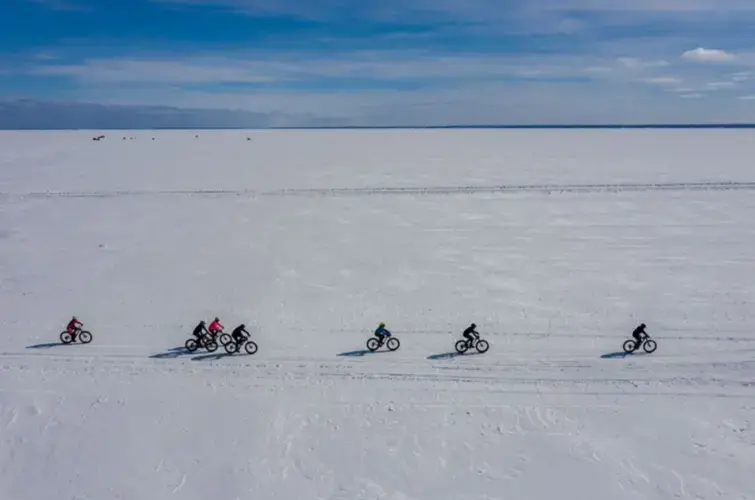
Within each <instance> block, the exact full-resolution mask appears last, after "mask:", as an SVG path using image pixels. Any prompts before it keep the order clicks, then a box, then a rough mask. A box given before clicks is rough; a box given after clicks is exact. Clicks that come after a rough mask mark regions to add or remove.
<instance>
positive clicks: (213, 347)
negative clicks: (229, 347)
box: [204, 340, 218, 352]
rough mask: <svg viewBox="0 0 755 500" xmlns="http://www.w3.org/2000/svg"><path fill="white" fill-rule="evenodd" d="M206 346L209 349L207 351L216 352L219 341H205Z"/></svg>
mask: <svg viewBox="0 0 755 500" xmlns="http://www.w3.org/2000/svg"><path fill="white" fill-rule="evenodd" d="M204 348H205V349H207V352H215V351H217V350H218V343H217V342H215V341H214V340H210V341H209V342H205V344H204Z"/></svg>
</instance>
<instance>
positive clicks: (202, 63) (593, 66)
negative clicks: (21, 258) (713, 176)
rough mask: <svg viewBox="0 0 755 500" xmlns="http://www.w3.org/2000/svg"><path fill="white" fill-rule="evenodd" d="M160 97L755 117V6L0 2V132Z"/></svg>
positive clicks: (371, 109) (493, 116) (233, 106)
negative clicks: (34, 119)
mask: <svg viewBox="0 0 755 500" xmlns="http://www.w3.org/2000/svg"><path fill="white" fill-rule="evenodd" d="M17 100H24V101H23V106H21V105H20V104H18V103H17V102H16V101H17ZM29 101H32V103H30V102H29ZM31 104H33V106H32V105H31ZM94 105H96V106H94ZM155 106H170V107H175V108H181V109H184V110H186V111H182V112H181V115H180V116H181V117H182V118H180V119H181V120H189V121H190V120H191V119H197V117H199V116H201V115H202V114H203V113H204V117H205V118H207V117H209V116H212V117H214V118H213V120H216V121H218V122H223V121H226V122H227V123H226V124H234V125H238V124H239V123H243V124H248V125H250V126H265V125H321V124H324V125H330V124H338V125H439V124H462V125H463V124H491V123H495V124H514V123H516V124H564V123H662V122H665V123H669V122H673V123H685V122H698V123H699V122H732V121H750V122H755V1H751V0H634V1H622V2H619V1H615V0H529V1H517V0H499V1H492V0H382V1H378V0H363V1H359V2H357V1H345V0H320V1H315V0H299V1H295V0H267V1H263V0H123V1H120V0H109V1H104V0H99V1H94V0H2V6H0V113H5V115H6V116H5V119H4V120H3V119H0V125H3V123H5V124H6V126H7V124H8V123H9V122H12V121H13V119H15V118H14V117H15V116H16V114H17V113H19V109H20V107H22V108H23V113H26V115H25V117H26V119H28V118H29V115H30V114H41V115H44V114H45V113H46V111H47V115H48V117H49V116H52V115H53V114H54V115H55V117H56V118H55V119H56V120H60V121H62V122H65V120H66V119H67V118H66V117H68V118H73V117H76V114H77V113H80V114H86V113H89V114H92V113H94V112H95V111H93V110H96V112H98V113H104V111H103V110H111V111H112V110H113V109H117V110H118V116H120V117H122V116H123V114H124V113H131V114H132V115H133V117H135V118H134V120H133V122H134V123H138V122H139V120H138V119H137V118H138V117H139V116H147V117H149V116H152V117H154V115H155V113H156V111H155V108H154V107H155ZM116 107H117V108H116ZM124 107H125V108H124ZM61 110H62V111H61ZM204 110H225V111H223V112H222V113H220V112H218V111H212V113H210V111H204ZM52 111H55V113H53V112H52ZM11 115H13V116H11ZM111 115H112V113H111ZM111 115H108V116H111ZM35 116H36V115H35ZM191 117H194V118H191ZM79 118H80V117H79ZM110 119H113V118H112V117H111V118H110ZM147 121H149V120H147ZM145 123H146V122H145ZM217 125H218V126H222V125H224V123H217Z"/></svg>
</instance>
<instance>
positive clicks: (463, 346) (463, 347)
mask: <svg viewBox="0 0 755 500" xmlns="http://www.w3.org/2000/svg"><path fill="white" fill-rule="evenodd" d="M455 347H456V352H458V353H459V354H464V353H465V352H467V349H469V346H468V345H467V341H466V340H459V341H457V342H456V346H455Z"/></svg>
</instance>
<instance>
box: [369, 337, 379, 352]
mask: <svg viewBox="0 0 755 500" xmlns="http://www.w3.org/2000/svg"><path fill="white" fill-rule="evenodd" d="M379 348H380V341H379V340H378V339H376V338H375V337H372V338H370V339H368V340H367V349H369V350H370V351H372V352H375V351H377V350H378V349H379Z"/></svg>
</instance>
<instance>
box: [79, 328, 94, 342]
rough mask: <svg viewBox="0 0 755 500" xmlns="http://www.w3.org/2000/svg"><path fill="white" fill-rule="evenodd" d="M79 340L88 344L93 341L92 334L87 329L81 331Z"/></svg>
mask: <svg viewBox="0 0 755 500" xmlns="http://www.w3.org/2000/svg"><path fill="white" fill-rule="evenodd" d="M79 340H80V341H81V343H82V344H88V343H90V342H91V341H92V334H91V333H90V332H87V331H81V332H79Z"/></svg>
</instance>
